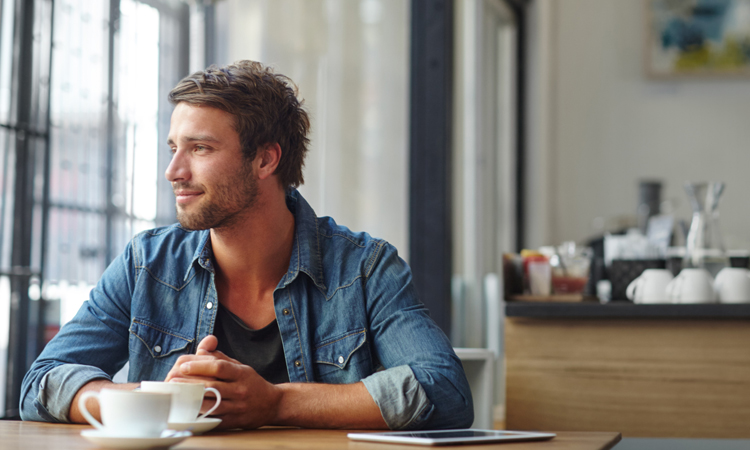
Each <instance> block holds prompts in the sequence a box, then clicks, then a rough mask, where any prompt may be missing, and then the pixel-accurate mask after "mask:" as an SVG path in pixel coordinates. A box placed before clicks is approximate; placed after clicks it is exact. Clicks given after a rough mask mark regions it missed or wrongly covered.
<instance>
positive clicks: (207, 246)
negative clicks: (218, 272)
mask: <svg viewBox="0 0 750 450" xmlns="http://www.w3.org/2000/svg"><path fill="white" fill-rule="evenodd" d="M196 233H200V239H199V240H198V246H197V247H196V249H195V253H193V258H192V259H191V260H190V264H189V265H188V268H187V271H185V277H184V278H183V281H187V279H188V277H189V276H190V270H191V269H192V268H193V265H194V264H195V263H196V261H197V262H198V264H199V265H200V266H201V267H203V268H204V269H206V270H208V271H209V272H213V271H214V264H213V251H212V250H211V239H210V237H211V231H209V230H200V231H196Z"/></svg>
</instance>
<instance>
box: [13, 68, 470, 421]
mask: <svg viewBox="0 0 750 450" xmlns="http://www.w3.org/2000/svg"><path fill="white" fill-rule="evenodd" d="M169 99H170V101H171V102H172V103H173V104H174V105H175V109H174V112H173V114H172V121H171V124H170V132H169V139H168V144H169V147H170V148H171V151H172V161H171V163H170V165H169V167H168V168H167V171H166V177H167V179H169V181H170V182H171V183H172V187H173V189H174V193H175V196H176V203H177V218H178V221H179V225H173V226H170V227H165V228H158V229H155V230H150V231H146V232H143V233H141V234H139V235H137V236H136V237H135V238H133V240H132V241H131V242H130V244H129V245H128V246H127V248H126V249H125V251H124V252H123V254H122V255H120V256H119V257H118V258H117V259H116V260H115V261H114V262H113V263H112V264H111V265H110V266H109V267H108V268H107V270H106V271H105V273H104V275H103V276H102V278H101V280H100V281H99V283H98V285H97V286H96V288H95V289H93V290H92V292H91V294H90V298H89V300H88V301H87V302H85V303H84V305H83V306H82V307H81V309H80V311H79V312H78V314H77V315H76V316H75V318H74V319H73V320H72V321H71V322H70V323H68V324H66V325H65V326H64V327H63V328H62V330H61V331H60V333H59V334H58V335H57V336H56V337H55V338H54V339H53V340H52V341H51V342H50V343H49V344H48V345H47V347H46V348H45V349H44V351H43V352H42V354H41V355H40V356H39V358H38V359H37V360H36V362H35V363H34V364H33V365H32V367H31V369H30V370H29V373H28V374H27V375H26V377H25V379H24V382H23V391H22V397H21V415H22V417H23V419H25V420H45V421H57V422H77V423H82V422H85V421H84V419H83V417H82V415H81V412H80V411H79V409H78V398H79V397H80V396H81V395H82V394H83V393H84V392H86V391H89V390H99V389H101V388H104V387H107V388H121V389H133V388H135V387H137V386H138V384H137V383H138V382H140V381H142V380H167V381H177V382H203V383H205V384H206V385H207V386H210V387H214V388H216V389H218V390H219V391H220V392H221V394H222V402H221V405H220V406H219V408H218V409H217V410H216V411H215V415H216V416H217V417H220V418H221V419H222V423H221V426H222V427H223V428H236V427H242V428H255V427H259V426H263V425H294V426H302V427H318V428H391V429H416V428H446V427H466V426H470V425H471V423H472V422H473V409H472V399H471V392H470V390H469V386H468V383H467V381H466V377H465V375H464V373H463V369H462V367H461V363H460V361H459V360H458V358H457V357H456V355H455V353H454V352H453V350H452V348H451V346H450V343H449V341H448V340H447V338H446V337H445V335H444V334H443V333H442V332H441V331H440V330H439V328H438V327H437V326H436V325H435V323H434V322H433V321H432V320H431V319H429V317H428V315H427V311H426V310H425V308H424V306H423V305H422V304H421V303H420V302H419V301H418V300H417V299H416V295H415V292H414V287H413V285H412V281H411V273H410V271H409V268H408V266H407V265H406V263H405V262H404V261H403V260H401V259H400V258H399V257H398V255H397V253H396V250H395V249H394V248H393V247H391V246H390V245H389V244H388V243H386V242H384V241H382V240H379V239H374V238H372V237H370V236H369V235H368V234H366V233H354V232H351V231H349V230H348V229H347V228H344V227H341V226H338V225H336V223H335V222H334V221H333V220H332V219H330V218H325V217H324V218H318V217H316V216H315V213H314V212H313V210H312V209H311V208H310V206H309V205H308V204H307V202H306V201H305V200H304V198H302V196H301V195H300V194H299V192H298V191H297V190H296V189H295V187H296V186H298V185H299V184H301V183H302V181H303V178H302V166H303V162H304V156H305V153H306V151H307V144H308V138H307V133H308V130H309V120H308V117H307V114H306V112H305V111H304V110H303V109H302V107H301V104H300V102H299V101H298V100H297V97H296V86H294V84H293V83H292V82H291V80H289V79H287V78H286V77H284V76H283V75H279V74H275V73H273V71H272V70H270V69H269V68H266V67H264V66H263V65H261V64H260V63H256V62H250V61H240V62H238V63H235V64H233V65H229V66H226V67H222V68H216V67H213V66H212V67H211V68H209V69H207V70H206V71H205V72H198V73H195V74H193V75H191V76H188V77H187V78H185V79H183V80H182V81H180V83H179V84H178V85H177V87H175V88H174V89H173V90H172V92H171V93H170V94H169ZM126 361H129V362H130V366H129V373H128V380H129V382H130V383H127V384H113V383H112V381H111V379H112V376H113V375H114V374H115V373H116V372H117V371H118V370H119V369H120V368H121V367H122V366H123V365H124V364H125V362H126ZM87 406H89V404H88V403H87ZM90 406H91V407H90V408H89V411H91V410H92V409H93V410H94V413H95V415H96V414H97V407H96V404H95V402H92V403H91V405H90Z"/></svg>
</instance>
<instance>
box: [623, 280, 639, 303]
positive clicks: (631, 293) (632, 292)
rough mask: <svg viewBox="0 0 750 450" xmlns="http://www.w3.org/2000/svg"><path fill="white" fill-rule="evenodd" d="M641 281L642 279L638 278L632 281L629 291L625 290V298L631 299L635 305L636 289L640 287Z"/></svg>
mask: <svg viewBox="0 0 750 450" xmlns="http://www.w3.org/2000/svg"><path fill="white" fill-rule="evenodd" d="M640 279H641V277H638V278H636V279H635V280H633V281H631V282H630V284H629V285H628V287H627V289H625V296H626V297H627V298H629V299H630V300H632V301H633V303H635V291H636V289H638V285H639V284H640ZM638 290H640V289H638Z"/></svg>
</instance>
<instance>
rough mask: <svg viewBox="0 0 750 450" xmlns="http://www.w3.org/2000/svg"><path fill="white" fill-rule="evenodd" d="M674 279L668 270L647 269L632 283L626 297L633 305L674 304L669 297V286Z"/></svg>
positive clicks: (626, 291)
mask: <svg viewBox="0 0 750 450" xmlns="http://www.w3.org/2000/svg"><path fill="white" fill-rule="evenodd" d="M673 278H674V276H673V275H672V272H670V271H669V270H667V269H646V270H644V271H643V273H642V274H641V275H640V276H639V277H638V278H636V279H635V280H633V281H631V282H630V284H629V285H628V288H627V289H626V290H625V295H627V297H628V298H629V299H630V300H632V301H633V303H672V301H671V300H670V299H669V297H668V296H667V285H668V284H669V282H670V281H672V279H673Z"/></svg>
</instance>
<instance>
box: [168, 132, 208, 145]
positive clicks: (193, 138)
mask: <svg viewBox="0 0 750 450" xmlns="http://www.w3.org/2000/svg"><path fill="white" fill-rule="evenodd" d="M180 139H181V140H182V141H185V142H196V141H203V142H220V141H219V139H217V138H215V137H213V136H211V135H208V134H199V135H196V136H185V137H182V138H180ZM167 145H174V139H172V138H169V139H167Z"/></svg>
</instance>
